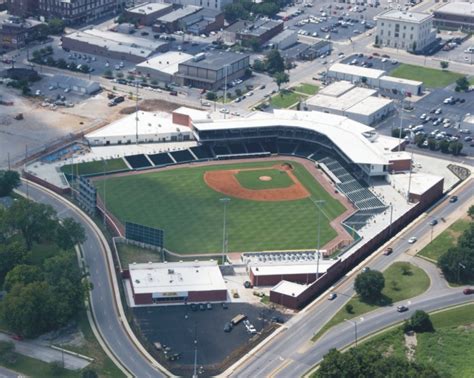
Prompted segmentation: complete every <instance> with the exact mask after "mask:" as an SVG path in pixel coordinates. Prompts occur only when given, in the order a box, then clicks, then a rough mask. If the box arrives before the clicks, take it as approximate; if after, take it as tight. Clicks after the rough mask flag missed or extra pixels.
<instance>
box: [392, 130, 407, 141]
mask: <svg viewBox="0 0 474 378" xmlns="http://www.w3.org/2000/svg"><path fill="white" fill-rule="evenodd" d="M406 136H407V132H406V131H405V130H402V135H401V137H402V139H403V138H405V137H406ZM392 137H394V138H399V137H400V129H399V128H398V127H397V128H396V129H393V130H392Z"/></svg>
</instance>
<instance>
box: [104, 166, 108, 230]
mask: <svg viewBox="0 0 474 378" xmlns="http://www.w3.org/2000/svg"><path fill="white" fill-rule="evenodd" d="M103 161H104V210H103V215H104V227H105V228H107V215H106V213H107V210H106V209H107V207H106V205H105V201H106V197H105V189H106V187H107V185H106V184H107V175H106V174H105V170H106V167H107V160H106V159H104V160H103Z"/></svg>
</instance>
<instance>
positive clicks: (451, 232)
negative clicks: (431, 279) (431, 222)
mask: <svg viewBox="0 0 474 378" xmlns="http://www.w3.org/2000/svg"><path fill="white" fill-rule="evenodd" d="M435 227H436V226H435ZM468 227H469V220H468V219H467V218H465V219H459V220H458V221H456V222H454V223H453V224H452V225H451V226H449V228H447V229H446V230H445V231H443V232H442V233H441V234H439V235H438V236H437V237H436V238H435V239H433V241H432V242H431V243H429V244H428V245H427V246H426V247H425V248H423V249H422V250H421V251H420V252H418V254H419V255H421V256H424V257H427V258H429V259H431V260H435V261H438V259H439V257H440V256H441V255H442V254H443V253H445V252H446V251H447V250H448V249H449V248H452V247H454V246H456V243H457V240H458V238H459V236H460V235H461V234H462V233H463V232H464V231H465V230H467V228H468Z"/></svg>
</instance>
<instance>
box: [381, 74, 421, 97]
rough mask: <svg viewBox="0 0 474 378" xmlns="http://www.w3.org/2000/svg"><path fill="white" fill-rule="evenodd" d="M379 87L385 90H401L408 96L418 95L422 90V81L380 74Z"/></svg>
mask: <svg viewBox="0 0 474 378" xmlns="http://www.w3.org/2000/svg"><path fill="white" fill-rule="evenodd" d="M379 88H380V89H381V90H385V91H391V92H395V91H397V92H402V93H404V94H405V95H407V96H408V97H410V96H412V95H413V96H419V95H421V94H422V92H423V82H422V81H415V80H407V79H401V78H398V77H392V76H382V77H381V78H380V82H379Z"/></svg>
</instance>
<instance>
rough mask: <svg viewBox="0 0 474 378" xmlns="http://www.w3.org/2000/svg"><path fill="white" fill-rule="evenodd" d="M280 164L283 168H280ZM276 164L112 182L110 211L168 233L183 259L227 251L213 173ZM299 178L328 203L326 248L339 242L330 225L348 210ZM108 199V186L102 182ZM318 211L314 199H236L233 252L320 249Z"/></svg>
mask: <svg viewBox="0 0 474 378" xmlns="http://www.w3.org/2000/svg"><path fill="white" fill-rule="evenodd" d="M280 163H283V161H282V162H280ZM275 164H277V162H275V161H271V162H258V163H245V164H230V165H215V166H207V167H194V168H184V167H183V168H177V169H173V170H169V171H158V172H150V173H143V174H140V175H134V176H124V177H114V178H109V179H108V180H107V208H108V209H109V210H110V211H112V212H113V213H114V214H115V215H116V216H117V217H118V219H119V220H121V221H122V222H125V221H131V222H136V223H140V224H144V225H147V226H151V227H159V228H163V229H164V230H165V247H166V248H168V249H170V250H171V251H174V252H177V253H183V254H189V253H218V252H220V251H221V250H222V223H223V205H222V204H221V203H220V201H219V199H220V198H222V197H223V195H222V194H221V193H218V192H216V191H214V190H212V189H211V188H209V187H208V186H207V184H206V183H205V182H204V178H203V176H204V173H205V172H206V171H209V170H221V169H245V168H269V167H270V166H273V165H275ZM291 164H292V165H293V166H294V171H293V172H294V174H295V176H296V177H297V178H298V179H299V181H300V182H301V183H302V184H303V185H304V186H305V187H306V189H307V190H308V191H309V192H310V193H311V195H312V197H313V198H315V199H322V200H325V201H326V204H325V206H324V213H325V214H326V215H327V217H328V218H329V220H328V219H327V218H326V217H325V216H323V217H321V220H322V222H321V245H324V244H325V243H326V242H328V241H330V240H331V239H333V238H334V237H335V236H336V232H335V231H334V230H333V229H332V227H331V226H330V224H329V221H330V220H332V219H334V218H336V217H337V216H338V215H340V214H341V213H343V212H344V207H343V206H342V204H341V203H339V201H337V200H335V199H334V198H333V197H331V196H330V195H329V193H327V192H326V191H325V189H324V188H323V187H321V185H320V184H319V183H317V182H316V181H315V180H314V178H313V177H312V176H311V174H310V173H309V172H308V171H307V170H306V169H305V168H304V167H303V166H302V165H300V164H297V163H294V162H292V163H291ZM96 185H97V187H98V192H99V194H100V195H102V194H103V181H96ZM316 210H317V208H316V206H315V205H314V204H313V202H312V201H311V199H310V198H306V199H302V200H295V201H281V202H273V201H261V202H259V201H250V200H243V199H238V198H232V201H231V202H230V203H229V204H228V207H227V225H228V235H229V251H263V250H287V249H306V248H315V244H316V237H315V235H316V230H317V218H318V217H317V211H316Z"/></svg>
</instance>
